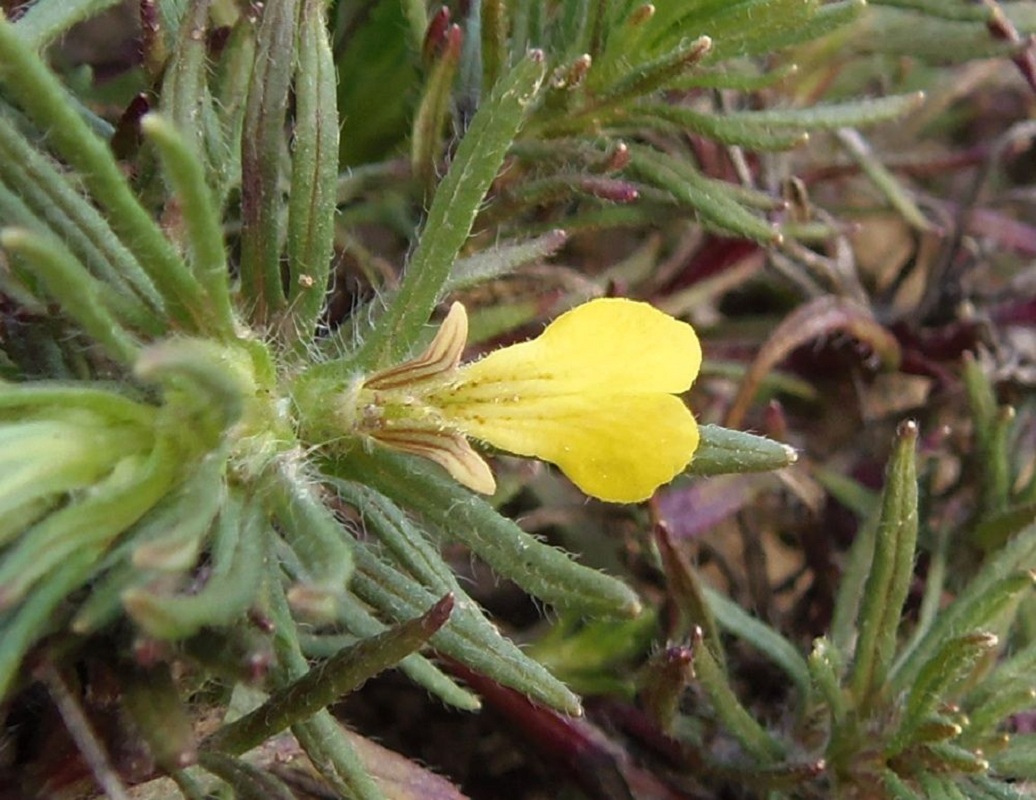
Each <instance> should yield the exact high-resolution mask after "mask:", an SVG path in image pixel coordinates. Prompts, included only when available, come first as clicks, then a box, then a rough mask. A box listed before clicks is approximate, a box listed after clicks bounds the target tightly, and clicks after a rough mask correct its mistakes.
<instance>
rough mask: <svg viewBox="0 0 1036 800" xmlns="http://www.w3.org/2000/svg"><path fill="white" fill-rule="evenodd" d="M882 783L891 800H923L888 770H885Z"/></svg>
mask: <svg viewBox="0 0 1036 800" xmlns="http://www.w3.org/2000/svg"><path fill="white" fill-rule="evenodd" d="M882 782H883V783H884V785H885V789H886V790H887V791H888V793H889V797H890V798H891V800H924V798H922V797H921V795H919V794H918V793H917V792H915V791H914V790H913V789H912V788H910V786H909V784H907V783H906V781H904V780H903V779H902V778H900V777H899V776H898V775H897V774H896V773H895V772H893V771H892V770H890V769H885V770H884V774H883V775H882Z"/></svg>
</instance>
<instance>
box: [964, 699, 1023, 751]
mask: <svg viewBox="0 0 1036 800" xmlns="http://www.w3.org/2000/svg"><path fill="white" fill-rule="evenodd" d="M967 707H968V727H967V729H966V731H965V734H964V736H963V737H962V738H963V741H964V742H965V743H968V744H971V743H974V744H976V745H977V744H979V743H980V742H981V741H983V740H985V739H987V738H988V737H992V736H994V735H996V732H997V729H998V728H999V727H1000V726H1001V725H1002V724H1004V722H1005V721H1007V720H1008V719H1009V718H1010V717H1012V716H1014V715H1015V714H1021V713H1022V712H1023V711H1029V710H1030V709H1032V708H1036V689H1033V687H1032V686H1023V687H1018V688H1012V689H1010V690H1001V691H998V692H996V693H995V694H992V695H990V696H989V698H988V699H987V701H986V702H985V703H982V704H980V705H974V706H973V705H971V704H970V703H969V704H968V706H967Z"/></svg>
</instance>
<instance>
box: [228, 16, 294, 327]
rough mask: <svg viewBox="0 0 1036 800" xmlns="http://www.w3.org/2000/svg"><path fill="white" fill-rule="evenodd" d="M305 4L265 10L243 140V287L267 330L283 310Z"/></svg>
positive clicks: (258, 321) (254, 316) (258, 320)
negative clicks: (285, 210)
mask: <svg viewBox="0 0 1036 800" xmlns="http://www.w3.org/2000/svg"><path fill="white" fill-rule="evenodd" d="M299 5H300V0H281V2H278V3H271V4H269V5H268V6H266V7H265V9H264V12H263V17H262V22H261V23H260V25H259V33H258V35H257V46H256V51H255V66H254V68H253V75H252V82H251V84H250V88H249V91H248V100H247V102H246V104H245V118H244V131H243V133H242V138H241V182H242V187H241V288H242V294H243V295H244V298H243V299H244V302H245V305H246V306H247V307H249V309H250V310H251V313H252V320H253V322H254V323H255V324H256V325H258V326H259V327H265V326H266V325H267V324H269V323H270V321H271V320H272V319H273V318H274V316H275V315H276V314H278V313H280V312H281V310H282V309H283V308H284V305H285V301H286V298H285V296H284V290H283V288H282V286H281V280H282V279H281V238H280V233H281V210H282V207H283V205H284V198H283V195H282V192H281V156H282V148H283V146H284V141H285V139H284V120H285V114H286V111H287V105H288V90H289V88H290V86H291V77H292V73H293V71H294V65H295V32H296V30H298V24H299V20H298V16H299Z"/></svg>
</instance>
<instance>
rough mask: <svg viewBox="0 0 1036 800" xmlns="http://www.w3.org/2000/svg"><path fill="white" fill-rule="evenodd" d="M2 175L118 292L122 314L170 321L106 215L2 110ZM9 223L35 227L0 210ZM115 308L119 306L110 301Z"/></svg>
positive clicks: (161, 325) (160, 325)
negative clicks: (124, 305) (123, 309)
mask: <svg viewBox="0 0 1036 800" xmlns="http://www.w3.org/2000/svg"><path fill="white" fill-rule="evenodd" d="M0 180H3V181H4V182H5V183H6V184H7V185H8V187H10V189H9V191H11V192H12V193H14V194H17V195H18V196H19V197H20V198H21V199H22V200H23V201H24V202H25V203H26V205H27V206H28V207H29V209H30V210H31V212H32V213H33V216H34V217H35V218H38V220H39V221H40V223H41V224H44V223H45V224H46V225H47V226H48V227H49V228H50V230H51V231H56V232H59V233H58V235H59V238H61V240H62V241H63V242H64V243H65V245H67V246H68V248H69V249H70V250H71V251H72V252H73V253H74V254H75V255H76V256H77V257H79V259H80V260H81V261H83V263H84V264H86V266H87V267H89V269H90V271H91V273H92V274H93V275H94V276H96V277H97V278H98V279H100V280H102V281H104V283H105V284H106V285H107V287H108V289H109V292H110V293H111V294H118V295H120V296H121V298H124V299H121V300H120V303H125V304H126V308H125V314H126V318H127V319H130V320H132V321H133V323H134V324H135V325H138V326H140V328H141V329H142V330H144V331H147V332H149V333H161V332H163V331H164V330H165V329H166V327H167V325H168V322H167V321H166V320H165V319H162V318H161V316H160V314H159V313H156V312H160V311H162V310H163V303H162V297H161V296H160V295H159V294H158V292H157V291H156V289H155V286H154V284H153V283H152V282H151V279H150V278H149V277H148V276H147V274H146V273H145V271H144V270H143V269H142V268H141V266H140V264H139V263H138V262H137V260H136V259H135V258H134V257H133V254H132V253H130V251H129V250H128V249H126V247H125V246H124V245H123V244H122V242H121V241H119V238H118V237H117V236H116V235H115V232H114V231H113V230H112V229H111V226H110V225H109V224H108V222H107V220H105V218H104V216H103V215H102V214H101V213H100V212H99V211H98V210H97V208H96V206H94V205H93V204H92V203H91V202H90V201H89V200H88V199H87V198H85V197H83V195H82V194H80V192H79V190H78V188H77V187H76V186H75V185H74V184H73V182H72V180H71V177H70V176H69V175H68V174H67V171H66V170H64V169H63V168H62V167H61V166H60V165H59V164H58V162H56V161H55V160H54V159H52V158H50V157H49V156H47V155H46V154H44V153H42V152H40V151H39V150H38V149H37V148H35V147H33V146H32V145H31V144H30V143H29V141H28V140H27V139H26V138H25V137H24V136H23V135H22V134H21V133H20V132H19V131H18V130H17V129H16V127H15V125H13V124H12V123H11V121H10V120H8V119H7V118H6V117H5V116H4V115H2V114H0ZM0 213H3V212H0ZM4 216H5V218H6V220H7V222H9V223H13V224H15V225H19V226H24V227H30V228H31V227H33V226H32V225H31V224H28V223H27V222H23V221H20V220H19V219H18V218H17V217H14V216H9V215H8V214H6V213H5V214H4ZM111 303H112V308H113V309H120V308H122V306H121V305H116V302H115V299H114V298H113V299H112V300H111Z"/></svg>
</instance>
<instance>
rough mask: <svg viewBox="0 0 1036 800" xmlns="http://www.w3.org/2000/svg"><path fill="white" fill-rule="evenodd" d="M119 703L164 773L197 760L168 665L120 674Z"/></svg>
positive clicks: (187, 718)
mask: <svg viewBox="0 0 1036 800" xmlns="http://www.w3.org/2000/svg"><path fill="white" fill-rule="evenodd" d="M119 678H120V679H121V680H120V689H121V690H122V702H123V704H124V705H125V708H126V710H127V711H129V713H130V716H131V717H132V718H133V722H134V724H135V725H136V728H137V730H139V731H140V733H141V735H142V736H143V738H144V741H146V742H147V746H148V750H149V751H150V752H151V755H152V756H153V757H154V759H155V761H156V762H157V763H158V765H159V766H160V767H161V768H162V769H164V770H176V769H183V768H184V767H187V766H189V765H191V764H193V763H194V761H195V760H196V759H197V755H198V754H197V749H196V746H195V740H194V726H193V724H192V720H191V717H190V715H189V714H188V713H187V708H186V706H185V704H184V702H183V700H182V699H181V698H180V692H179V689H178V687H177V686H176V683H175V682H174V680H173V676H172V674H171V673H170V666H169V665H168V664H157V665H155V666H154V667H152V668H141V669H136V668H127V669H123V670H120V671H119Z"/></svg>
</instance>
